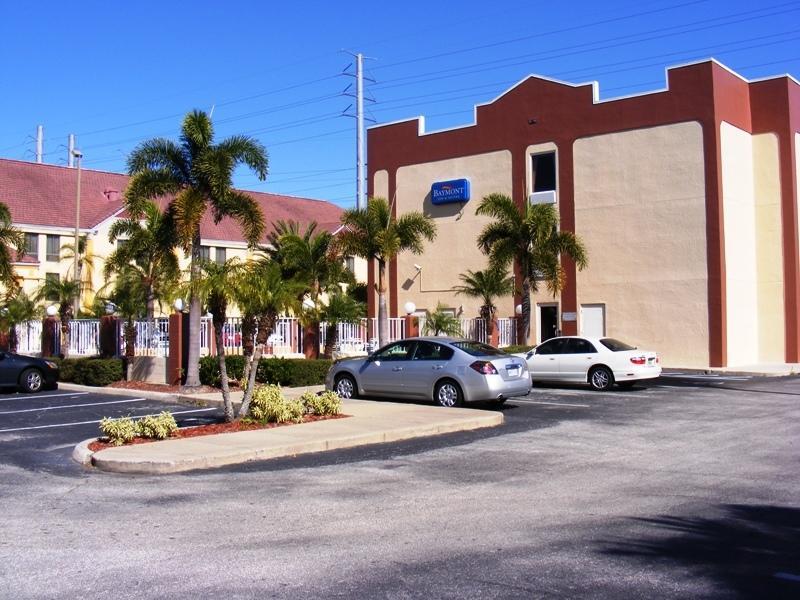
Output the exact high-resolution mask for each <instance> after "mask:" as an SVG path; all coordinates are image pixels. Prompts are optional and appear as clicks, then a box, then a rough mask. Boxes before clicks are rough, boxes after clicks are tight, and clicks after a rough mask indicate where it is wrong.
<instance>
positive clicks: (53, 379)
mask: <svg viewBox="0 0 800 600" xmlns="http://www.w3.org/2000/svg"><path fill="white" fill-rule="evenodd" d="M57 382H58V365H57V364H56V363H54V362H53V361H50V360H46V359H43V358H36V357H34V356H24V355H22V354H14V353H13V352H0V386H2V387H14V388H18V389H21V390H22V391H25V392H38V391H39V390H43V389H54V388H56V387H58V384H57Z"/></svg>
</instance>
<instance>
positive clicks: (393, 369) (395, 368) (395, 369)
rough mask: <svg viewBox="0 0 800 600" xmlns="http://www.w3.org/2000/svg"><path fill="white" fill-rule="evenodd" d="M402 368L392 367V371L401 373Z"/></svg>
mask: <svg viewBox="0 0 800 600" xmlns="http://www.w3.org/2000/svg"><path fill="white" fill-rule="evenodd" d="M402 370H403V367H392V371H402Z"/></svg>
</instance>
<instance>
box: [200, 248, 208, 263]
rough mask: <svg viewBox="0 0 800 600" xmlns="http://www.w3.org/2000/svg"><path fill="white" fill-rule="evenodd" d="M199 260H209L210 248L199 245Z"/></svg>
mask: <svg viewBox="0 0 800 600" xmlns="http://www.w3.org/2000/svg"><path fill="white" fill-rule="evenodd" d="M200 260H211V248H209V247H208V246H200Z"/></svg>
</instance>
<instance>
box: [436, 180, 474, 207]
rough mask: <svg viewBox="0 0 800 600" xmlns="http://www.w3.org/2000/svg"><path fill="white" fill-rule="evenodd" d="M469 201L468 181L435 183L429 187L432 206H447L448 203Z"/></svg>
mask: <svg viewBox="0 0 800 600" xmlns="http://www.w3.org/2000/svg"><path fill="white" fill-rule="evenodd" d="M468 201H469V180H468V179H453V180H451V181H437V182H435V183H434V184H433V185H431V202H433V203H434V204H449V203H450V202H468Z"/></svg>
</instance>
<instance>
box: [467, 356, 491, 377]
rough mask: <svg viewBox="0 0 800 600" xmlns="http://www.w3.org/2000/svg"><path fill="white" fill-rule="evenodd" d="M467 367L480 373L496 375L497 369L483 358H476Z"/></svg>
mask: <svg viewBox="0 0 800 600" xmlns="http://www.w3.org/2000/svg"><path fill="white" fill-rule="evenodd" d="M469 368H470V369H474V370H475V371H477V372H478V373H480V374H481V375H497V369H495V368H494V365H493V364H492V363H490V362H488V361H485V360H476V361H475V362H474V363H472V364H471V365H470V366H469Z"/></svg>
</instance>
